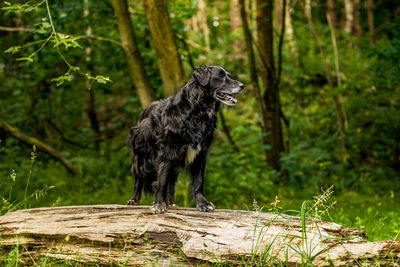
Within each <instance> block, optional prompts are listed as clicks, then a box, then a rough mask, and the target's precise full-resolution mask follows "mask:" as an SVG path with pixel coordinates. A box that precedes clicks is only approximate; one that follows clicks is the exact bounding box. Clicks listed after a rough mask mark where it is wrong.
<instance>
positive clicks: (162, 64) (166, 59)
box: [142, 0, 185, 96]
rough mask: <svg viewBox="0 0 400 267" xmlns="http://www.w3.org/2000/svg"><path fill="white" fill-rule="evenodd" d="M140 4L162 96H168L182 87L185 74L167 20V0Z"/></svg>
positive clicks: (146, 1) (149, 0)
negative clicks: (155, 62) (152, 45)
mask: <svg viewBox="0 0 400 267" xmlns="http://www.w3.org/2000/svg"><path fill="white" fill-rule="evenodd" d="M142 3H143V6H144V9H145V12H146V17H147V23H148V24H149V28H150V33H151V37H152V39H153V44H154V48H155V50H156V53H157V59H158V67H159V70H160V74H161V79H162V83H163V86H164V90H163V92H164V96H170V95H173V94H175V92H177V91H178V89H179V88H180V87H181V86H182V85H183V83H184V81H185V74H184V72H183V67H182V62H181V58H180V55H179V51H178V47H177V45H176V41H175V35H174V32H173V30H172V26H171V22H170V18H169V13H168V8H167V0H143V1H142Z"/></svg>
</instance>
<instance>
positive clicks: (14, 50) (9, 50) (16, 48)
mask: <svg viewBox="0 0 400 267" xmlns="http://www.w3.org/2000/svg"><path fill="white" fill-rule="evenodd" d="M20 49H21V47H20V46H19V45H17V46H11V47H9V48H8V49H7V50H6V51H4V53H11V54H15V53H17V52H18V51H19V50H20Z"/></svg>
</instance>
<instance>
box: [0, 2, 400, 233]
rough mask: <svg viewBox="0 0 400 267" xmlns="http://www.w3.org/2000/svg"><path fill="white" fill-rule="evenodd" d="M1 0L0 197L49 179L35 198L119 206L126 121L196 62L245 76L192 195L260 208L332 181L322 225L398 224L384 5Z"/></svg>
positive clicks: (127, 179) (391, 17) (397, 44)
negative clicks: (333, 203) (331, 199)
mask: <svg viewBox="0 0 400 267" xmlns="http://www.w3.org/2000/svg"><path fill="white" fill-rule="evenodd" d="M0 7H1V8H2V10H1V12H2V13H1V14H2V15H1V16H0V40H1V42H0V50H1V51H2V56H1V57H0V80H1V82H0V175H1V177H2V178H1V179H0V196H2V198H3V203H5V204H3V205H9V206H10V205H11V206H12V203H16V201H17V200H18V199H21V198H23V196H24V194H25V188H27V187H26V177H28V174H29V173H30V172H31V173H32V179H30V186H29V189H30V190H35V189H37V188H41V187H42V185H44V184H46V185H48V186H54V188H53V189H52V190H51V191H50V192H49V194H48V195H47V196H46V198H44V199H40V200H38V201H37V202H33V203H32V204H31V205H33V206H42V205H69V204H84V203H85V204H90V203H125V202H126V200H127V198H128V197H129V195H130V193H131V190H132V187H133V178H132V177H131V175H130V173H129V165H130V158H129V157H130V154H129V153H130V152H129V147H128V146H127V145H126V137H127V135H128V131H129V128H130V127H131V126H133V125H134V124H135V123H136V121H137V119H138V117H139V116H140V113H141V111H142V110H143V108H144V107H146V106H147V105H148V104H149V103H150V102H151V101H153V100H155V99H160V98H162V97H165V96H168V95H171V94H173V93H174V92H176V90H178V88H179V87H180V86H181V85H183V83H184V82H185V81H187V79H188V78H189V75H190V74H191V71H192V69H193V68H194V67H195V66H199V65H204V64H209V65H221V66H223V67H224V68H226V69H227V70H228V71H229V72H231V73H232V75H233V76H234V77H235V78H237V79H239V80H241V81H243V82H244V83H245V84H246V90H245V93H244V95H241V96H239V103H238V104H237V105H236V106H235V107H225V108H224V109H223V117H222V119H223V120H220V124H221V125H219V126H218V128H219V131H217V133H216V138H215V141H214V144H213V146H212V149H211V151H210V155H209V160H208V166H207V174H206V185H205V186H206V189H205V190H206V191H207V195H209V198H210V199H212V200H213V202H214V203H215V204H216V205H217V207H219V208H240V209H243V208H247V207H248V208H251V204H252V203H253V200H254V199H255V200H257V202H258V205H269V203H271V202H272V201H273V200H274V199H275V196H278V197H279V198H280V199H281V204H282V205H283V206H284V207H285V208H292V207H295V206H296V205H298V203H300V202H301V201H302V200H304V199H305V198H311V197H312V196H313V195H316V194H318V193H320V190H321V189H320V188H321V187H328V186H329V185H331V184H334V186H335V190H336V193H335V197H336V198H337V200H338V204H337V206H338V207H337V208H336V209H335V210H334V211H333V212H332V213H331V216H332V218H333V219H334V220H336V221H337V222H339V223H343V224H345V225H347V226H356V227H361V228H362V227H366V228H371V229H369V232H370V233H371V232H372V234H371V235H372V238H390V237H393V235H395V233H396V232H395V231H396V230H397V231H398V230H399V225H400V220H399V218H400V216H399V215H400V210H399V208H398V205H397V204H396V201H395V200H396V198H398V192H399V189H400V179H399V178H400V112H399V100H400V97H399V95H400V94H399V93H400V92H399V91H400V86H399V85H400V75H399V73H400V39H399V38H400V31H399V29H400V19H399V17H400V16H399V13H400V5H399V2H398V1H397V0H381V1H373V0H362V1H360V0H305V1H290V0H234V1H224V0H168V1H167V0H151V1H144V0H143V1H140V0H112V1H92V0H84V1H78V0H69V1H59V0H54V1H46V0H45V1H29V2H28V1H27V2H24V1H22V2H18V3H16V2H11V1H10V2H2V3H1V4H0ZM50 14H51V18H52V20H51V19H50ZM222 122H224V123H222ZM9 126H10V127H11V128H10V127H9ZM12 129H14V130H12ZM15 131H17V134H16V132H15ZM21 136H24V137H26V138H19V137H21ZM32 138H35V139H32ZM32 140H38V141H40V142H41V143H42V144H44V145H47V146H48V147H47V148H48V149H47V150H46V149H45V147H44V146H42V147H39V146H37V148H38V150H37V152H36V153H38V156H37V158H36V159H35V164H32V162H31V161H30V160H29V155H30V153H31V150H32ZM53 150H54V151H55V152H56V153H58V154H57V155H58V158H57V157H54V155H52V154H51V153H50V152H49V151H53ZM53 154H54V153H53ZM61 158H62V159H63V160H64V159H65V160H66V161H67V162H68V163H69V164H70V166H71V168H72V169H73V170H74V171H71V170H70V171H68V168H64V166H65V161H64V163H63V161H62V160H60V159H61ZM13 171H15V173H14V172H13ZM11 174H12V175H11ZM10 175H11V176H10ZM10 177H14V178H13V179H14V180H15V181H14V180H13V179H11V178H10ZM15 177H16V178H15ZM189 183H190V179H188V178H187V177H185V175H183V177H181V178H180V179H179V183H178V185H177V187H178V188H177V190H176V192H177V197H176V199H177V203H178V205H185V206H190V205H193V202H192V197H191V195H190V190H189ZM10 186H13V190H12V192H13V193H12V194H10V193H9V192H10ZM146 201H147V203H151V196H149V197H148V198H147V200H146ZM0 210H1V209H0ZM355 210H357V212H354V211H355ZM374 231H376V233H374Z"/></svg>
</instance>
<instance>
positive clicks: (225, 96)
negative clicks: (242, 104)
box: [215, 91, 238, 105]
mask: <svg viewBox="0 0 400 267" xmlns="http://www.w3.org/2000/svg"><path fill="white" fill-rule="evenodd" d="M215 98H216V99H217V100H218V101H220V102H222V103H224V104H226V105H235V104H236V103H237V102H238V100H237V99H236V97H234V96H233V95H232V94H229V93H226V92H221V91H217V92H216V93H215Z"/></svg>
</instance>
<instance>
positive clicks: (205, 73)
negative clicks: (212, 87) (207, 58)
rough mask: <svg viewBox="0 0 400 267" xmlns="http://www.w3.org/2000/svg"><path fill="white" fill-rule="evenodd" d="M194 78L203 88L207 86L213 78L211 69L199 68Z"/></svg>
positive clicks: (206, 67) (194, 73)
mask: <svg viewBox="0 0 400 267" xmlns="http://www.w3.org/2000/svg"><path fill="white" fill-rule="evenodd" d="M193 77H194V78H195V79H196V81H197V82H198V83H199V84H200V85H201V86H206V85H207V84H208V83H209V82H210V78H211V72H210V69H209V68H208V66H201V67H197V68H196V69H195V70H194V72H193Z"/></svg>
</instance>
